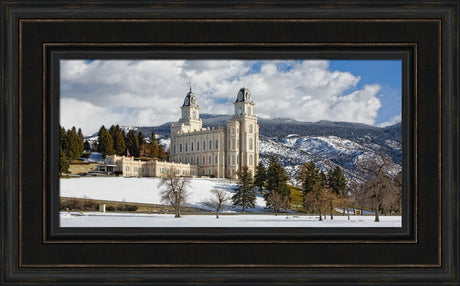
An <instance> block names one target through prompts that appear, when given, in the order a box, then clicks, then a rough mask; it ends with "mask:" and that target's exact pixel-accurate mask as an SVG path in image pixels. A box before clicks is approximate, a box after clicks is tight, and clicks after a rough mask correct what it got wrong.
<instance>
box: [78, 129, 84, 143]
mask: <svg viewBox="0 0 460 286" xmlns="http://www.w3.org/2000/svg"><path fill="white" fill-rule="evenodd" d="M77 135H78V137H79V138H80V139H81V141H83V140H85V137H84V136H83V133H82V132H81V128H78V133H77Z"/></svg>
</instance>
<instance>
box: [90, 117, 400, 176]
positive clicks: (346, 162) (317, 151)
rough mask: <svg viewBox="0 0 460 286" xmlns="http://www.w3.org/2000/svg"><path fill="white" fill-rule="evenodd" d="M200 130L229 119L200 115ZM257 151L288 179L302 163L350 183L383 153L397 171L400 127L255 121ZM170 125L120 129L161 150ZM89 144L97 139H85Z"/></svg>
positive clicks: (264, 160)
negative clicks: (152, 137)
mask: <svg viewBox="0 0 460 286" xmlns="http://www.w3.org/2000/svg"><path fill="white" fill-rule="evenodd" d="M201 118H202V120H203V126H204V127H218V126H225V124H226V121H227V120H228V119H230V118H231V116H230V115H211V114H201ZM258 123H259V126H260V142H259V151H260V159H261V161H262V162H264V163H267V162H268V159H269V158H270V157H271V156H276V157H277V158H278V159H279V161H280V162H281V164H282V165H283V166H284V167H285V169H286V170H287V172H288V173H289V175H290V176H291V178H294V176H295V173H296V171H297V170H298V168H299V166H301V165H302V164H304V163H305V162H311V161H313V162H315V164H316V165H317V166H318V167H319V168H320V169H322V170H323V171H324V172H327V171H328V170H329V169H331V168H335V167H336V166H340V167H341V168H342V169H343V171H344V174H345V176H346V177H347V178H348V179H349V180H350V181H357V182H360V181H362V174H360V173H359V172H357V170H356V165H357V163H359V162H360V161H362V160H364V159H366V158H375V157H376V156H378V154H379V153H380V152H381V151H383V152H385V153H386V154H388V155H389V156H390V157H391V158H392V159H393V161H394V165H393V168H392V173H393V174H396V173H397V172H399V171H400V170H401V164H402V148H401V143H402V138H401V134H402V133H401V123H397V124H395V125H393V126H388V127H384V128H380V127H375V126H370V125H365V124H358V123H349V122H331V121H319V122H300V121H296V120H292V119H289V118H274V119H264V118H259V120H258ZM170 125H171V123H170V122H168V123H165V124H163V125H161V126H156V127H122V129H123V130H126V131H128V130H130V129H133V130H136V131H142V133H144V135H146V136H147V137H148V134H151V132H152V131H154V132H155V134H156V138H158V139H159V140H160V144H162V145H164V147H165V150H168V149H169V145H170V138H169V137H170ZM88 140H89V141H90V143H94V142H96V141H97V136H94V135H93V136H92V137H89V138H88Z"/></svg>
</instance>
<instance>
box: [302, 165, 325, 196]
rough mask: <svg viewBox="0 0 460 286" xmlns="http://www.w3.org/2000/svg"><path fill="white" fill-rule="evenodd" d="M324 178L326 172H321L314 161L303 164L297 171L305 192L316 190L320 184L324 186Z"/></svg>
mask: <svg viewBox="0 0 460 286" xmlns="http://www.w3.org/2000/svg"><path fill="white" fill-rule="evenodd" d="M324 178H325V176H324V173H322V172H320V170H319V169H318V168H316V165H315V163H313V162H307V163H305V164H303V165H302V166H301V167H300V169H299V172H298V173H297V180H298V181H299V182H300V183H301V184H302V188H303V190H304V193H305V194H307V193H309V192H311V191H313V190H315V188H316V187H318V186H319V187H321V188H324V180H325V179H324Z"/></svg>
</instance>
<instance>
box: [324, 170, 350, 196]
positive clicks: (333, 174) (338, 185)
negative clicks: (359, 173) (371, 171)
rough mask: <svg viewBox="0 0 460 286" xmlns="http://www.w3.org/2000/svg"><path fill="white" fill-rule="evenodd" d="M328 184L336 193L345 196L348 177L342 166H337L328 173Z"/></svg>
mask: <svg viewBox="0 0 460 286" xmlns="http://www.w3.org/2000/svg"><path fill="white" fill-rule="evenodd" d="M327 184H328V186H329V188H330V189H331V191H332V192H334V193H335V194H336V195H339V196H344V195H345V194H346V189H347V179H346V178H345V176H344V175H343V172H342V169H341V168H340V167H338V166H337V167H336V168H335V169H334V170H332V169H331V170H329V172H328V174H327Z"/></svg>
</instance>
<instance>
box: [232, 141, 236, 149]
mask: <svg viewBox="0 0 460 286" xmlns="http://www.w3.org/2000/svg"><path fill="white" fill-rule="evenodd" d="M232 149H235V138H233V139H232Z"/></svg>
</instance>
